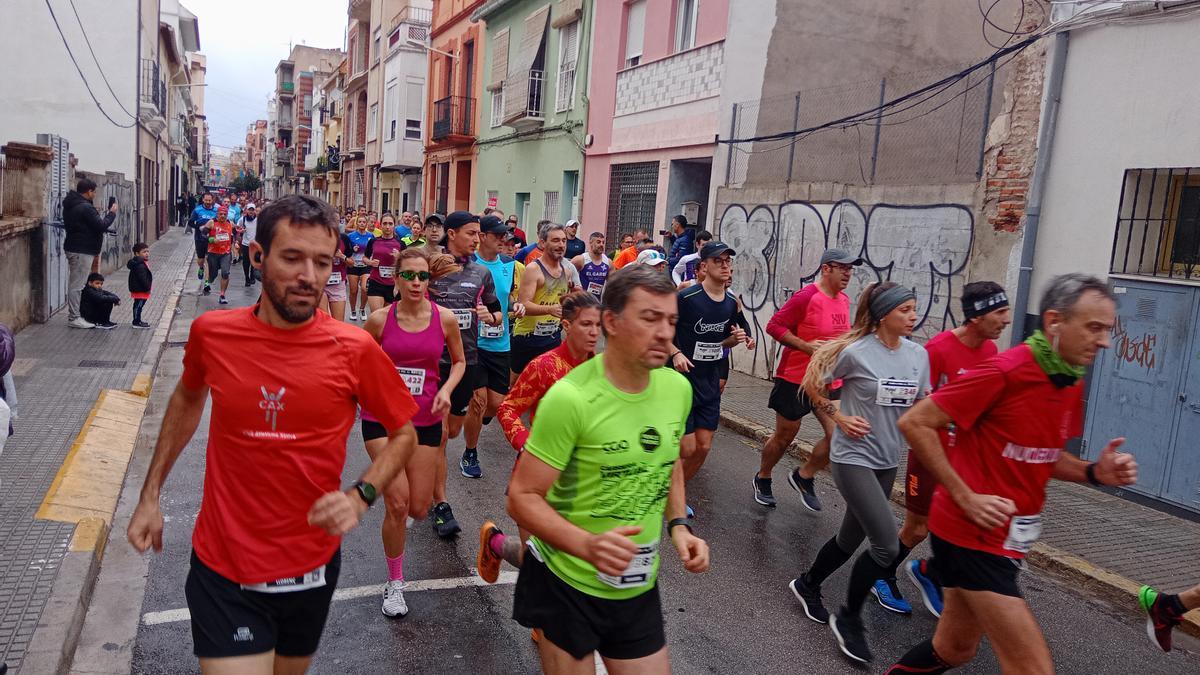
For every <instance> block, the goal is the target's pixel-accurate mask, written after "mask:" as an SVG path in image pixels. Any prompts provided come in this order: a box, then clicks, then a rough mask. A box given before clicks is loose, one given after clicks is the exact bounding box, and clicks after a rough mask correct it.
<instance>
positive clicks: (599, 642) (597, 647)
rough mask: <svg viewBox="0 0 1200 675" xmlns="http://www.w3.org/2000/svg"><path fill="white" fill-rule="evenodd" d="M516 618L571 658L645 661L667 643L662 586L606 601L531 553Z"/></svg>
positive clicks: (516, 598) (515, 603)
mask: <svg viewBox="0 0 1200 675" xmlns="http://www.w3.org/2000/svg"><path fill="white" fill-rule="evenodd" d="M513 619H516V621H517V623H519V624H521V625H522V626H525V627H526V628H539V629H541V631H542V634H543V635H544V636H545V639H547V640H549V641H550V642H552V643H553V644H555V645H556V646H558V647H559V648H561V649H563V650H565V651H566V652H568V653H569V654H571V656H574V657H575V658H577V659H582V658H584V657H585V656H587V655H588V654H591V653H592V652H600V655H601V656H604V657H607V658H610V659H640V658H643V657H646V656H650V655H651V654H654V653H656V652H658V651H659V650H661V649H662V648H663V647H665V646H666V644H667V638H666V634H665V633H664V631H663V617H662V604H661V602H660V601H659V597H658V586H655V587H654V588H651V589H650V590H648V591H646V592H645V593H642V594H641V595H639V596H637V597H634V598H629V599H628V600H606V599H604V598H597V597H595V596H593V595H588V594H587V593H584V592H582V591H579V590H576V589H575V587H573V586H571V585H570V584H568V583H567V582H565V581H563V580H562V579H559V578H558V577H557V576H555V574H554V572H551V571H550V568H548V567H546V565H545V563H543V562H541V561H539V560H538V559H537V558H536V557H534V556H533V554H532V552H529V551H527V552H526V555H525V560H524V562H523V563H522V564H521V572H520V575H519V576H518V577H517V589H516V592H515V595H514V596H513Z"/></svg>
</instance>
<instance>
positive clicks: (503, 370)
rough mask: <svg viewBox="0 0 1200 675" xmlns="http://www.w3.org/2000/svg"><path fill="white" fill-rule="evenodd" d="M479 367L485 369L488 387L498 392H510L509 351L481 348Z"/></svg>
mask: <svg viewBox="0 0 1200 675" xmlns="http://www.w3.org/2000/svg"><path fill="white" fill-rule="evenodd" d="M479 367H480V368H482V369H483V372H484V376H485V378H486V380H485V381H486V383H487V388H488V389H490V390H492V391H494V392H496V393H497V394H505V395H507V394H508V368H509V356H508V352H489V351H488V350H486V349H483V348H480V349H479Z"/></svg>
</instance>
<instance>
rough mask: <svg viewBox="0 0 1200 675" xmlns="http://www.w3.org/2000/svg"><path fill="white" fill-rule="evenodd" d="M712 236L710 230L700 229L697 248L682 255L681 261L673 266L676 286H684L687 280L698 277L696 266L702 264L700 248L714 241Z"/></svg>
mask: <svg viewBox="0 0 1200 675" xmlns="http://www.w3.org/2000/svg"><path fill="white" fill-rule="evenodd" d="M712 238H713V236H712V233H711V232H709V231H708V230H700V231H699V232H697V233H696V250H695V251H693V252H692V253H689V254H687V255H685V256H683V257H681V258H680V259H679V262H677V263H675V266H674V267H672V268H671V278H672V279H674V280H675V285H676V286H679V287H680V288H683V283H684V282H685V281H691V280H692V279H695V278H696V267H697V266H699V264H700V249H702V248H704V245H705V244H707V243H708V242H710V241H712Z"/></svg>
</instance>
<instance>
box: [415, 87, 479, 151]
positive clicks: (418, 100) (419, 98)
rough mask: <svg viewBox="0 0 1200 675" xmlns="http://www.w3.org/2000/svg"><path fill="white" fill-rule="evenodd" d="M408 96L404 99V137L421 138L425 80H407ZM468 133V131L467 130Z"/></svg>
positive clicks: (416, 139) (417, 139)
mask: <svg viewBox="0 0 1200 675" xmlns="http://www.w3.org/2000/svg"><path fill="white" fill-rule="evenodd" d="M406 85H407V87H408V98H407V100H406V101H405V106H406V107H405V111H406V113H407V114H406V115H405V117H406V119H405V120H404V137H405V138H407V139H409V140H413V141H419V140H421V120H423V119H424V118H425V81H424V80H417V81H416V82H412V81H410V82H407V83H406ZM468 133H469V132H468Z"/></svg>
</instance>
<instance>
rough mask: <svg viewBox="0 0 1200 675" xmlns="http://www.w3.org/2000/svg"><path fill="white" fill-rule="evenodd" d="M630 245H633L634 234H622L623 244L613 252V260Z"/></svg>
mask: <svg viewBox="0 0 1200 675" xmlns="http://www.w3.org/2000/svg"><path fill="white" fill-rule="evenodd" d="M630 246H633V235H632V234H625V235H622V236H621V245H620V246H619V247H618V248H617V249H616V250H614V251H613V252H612V255H611V256H609V257H610V258H612V259H613V260H616V259H617V256H619V255H621V251H624V250H625V249H627V248H629V247H630Z"/></svg>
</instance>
